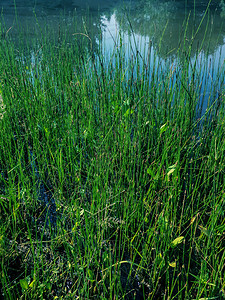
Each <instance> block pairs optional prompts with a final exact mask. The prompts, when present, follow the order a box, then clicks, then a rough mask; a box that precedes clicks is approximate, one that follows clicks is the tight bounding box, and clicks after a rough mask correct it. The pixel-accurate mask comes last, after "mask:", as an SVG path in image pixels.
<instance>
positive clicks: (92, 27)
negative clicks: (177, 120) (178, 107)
mask: <svg viewBox="0 0 225 300" xmlns="http://www.w3.org/2000/svg"><path fill="white" fill-rule="evenodd" d="M15 5H16V9H15ZM0 9H1V17H0V21H1V23H0V34H1V38H4V37H6V36H7V35H11V36H13V35H14V36H17V29H18V28H17V27H18V24H20V25H19V26H20V28H22V30H23V29H24V32H25V31H26V34H27V39H28V40H29V39H30V40H32V39H35V38H36V32H40V31H37V30H36V29H37V28H38V29H40V28H42V29H44V28H50V29H51V30H52V29H53V30H55V32H59V35H60V28H62V27H63V26H67V28H68V31H67V34H69V35H72V34H79V33H85V34H87V35H88V36H89V37H90V39H91V43H92V46H93V47H98V45H99V41H100V40H101V41H102V42H103V43H102V44H103V46H104V51H105V54H106V55H107V53H108V54H110V52H112V51H113V49H114V47H115V45H117V44H116V41H118V39H119V35H122V36H123V39H122V40H123V45H125V46H126V44H127V45H128V44H129V47H127V49H128V48H129V51H128V50H127V53H126V56H129V55H132V54H133V53H134V52H132V50H133V48H135V50H136V49H137V48H138V50H139V51H140V54H141V55H142V56H143V57H144V56H145V55H146V53H147V52H148V49H150V50H151V55H152V57H151V58H152V59H153V56H154V57H157V60H160V61H161V65H163V64H165V63H166V62H167V61H168V60H170V61H171V63H173V64H176V57H177V51H178V49H182V47H183V46H182V45H183V43H184V41H185V43H186V49H187V47H188V46H189V45H192V53H191V57H192V59H193V60H194V59H195V60H196V59H197V65H199V68H200V67H201V69H202V70H205V74H202V78H203V80H205V81H207V80H208V89H210V86H211V83H212V82H214V81H215V80H217V82H218V90H221V88H223V84H224V64H225V4H224V8H223V7H222V6H221V4H220V0H212V1H211V2H210V3H208V1H207V0H199V1H197V0H196V1H195V0H123V1H122V0H95V1H94V0H54V1H52V0H1V1H0ZM15 11H16V14H15ZM74 21H75V23H76V26H74ZM187 24H188V26H187ZM125 49H126V47H125ZM203 65H205V66H203ZM218 76H219V77H220V79H219V80H218Z"/></svg>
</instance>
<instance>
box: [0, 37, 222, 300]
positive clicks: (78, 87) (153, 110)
mask: <svg viewBox="0 0 225 300" xmlns="http://www.w3.org/2000/svg"><path fill="white" fill-rule="evenodd" d="M62 36H63V35H62ZM81 40H83V41H85V42H87V43H89V39H88V37H87V36H86V35H85V34H84V35H74V36H72V35H71V36H67V37H66V38H65V40H63V39H60V40H59V39H57V38H56V39H55V40H54V37H51V41H50V42H49V37H48V36H47V35H46V36H44V37H43V36H41V37H40V40H39V41H37V42H36V44H33V45H32V46H31V45H29V46H28V47H27V48H26V49H25V48H24V40H23V39H22V38H21V45H18V43H17V44H14V42H13V41H12V40H9V39H5V40H1V41H0V84H1V91H0V92H1V98H0V99H1V108H0V109H1V111H0V113H1V115H0V132H1V135H0V145H1V147H0V216H1V217H0V218H1V219H0V258H1V260H0V261H1V268H0V272H1V281H0V293H1V294H2V295H4V296H3V298H4V299H78V298H79V299H92V298H93V299H200V298H202V299H222V298H223V297H224V296H225V291H224V290H225V283H224V275H225V269H224V258H225V257H224V256H225V252H224V231H225V218H224V217H225V216H224V214H225V213H224V211H225V209H224V208H225V199H224V197H225V183H224V171H225V155H224V154H225V139H224V138H225V134H224V133H225V121H224V120H225V107H224V104H225V94H224V90H222V88H221V89H220V83H221V82H224V65H222V66H221V70H220V72H219V74H220V75H221V76H217V78H214V77H213V74H211V75H212V77H213V78H214V84H213V85H212V86H211V88H209V87H208V85H207V81H206V80H204V76H203V75H202V74H206V73H210V72H213V70H210V69H207V67H202V66H205V65H204V61H200V62H199V56H198V55H196V59H194V60H192V61H191V60H190V53H191V47H189V45H184V47H183V48H182V49H183V50H182V55H181V54H180V55H179V53H178V56H179V58H178V59H177V60H176V62H174V63H173V62H172V61H170V62H167V63H165V66H164V67H163V68H162V67H161V62H160V61H157V60H156V59H155V60H153V62H152V60H150V59H149V60H148V57H149V56H148V55H147V53H146V61H143V58H142V57H141V56H140V55H139V52H138V51H133V56H131V57H130V58H129V59H127V57H126V55H125V52H126V49H124V46H123V45H122V41H121V39H120V38H119V39H118V41H115V43H116V44H115V49H114V52H113V54H112V56H111V57H110V58H104V55H103V53H102V52H101V51H100V50H99V51H98V52H96V51H95V52H94V51H93V50H92V49H89V51H86V50H84V49H86V48H85V46H84V45H82V43H81ZM84 44H85V43H84ZM89 48H90V47H89ZM146 50H147V49H146ZM150 50H151V49H149V52H148V51H146V52H148V54H149V55H150V52H151V51H150ZM183 54H185V55H183ZM106 61H107V62H106ZM205 68H206V69H205ZM221 86H222V85H221ZM218 89H219V91H218ZM206 97H208V99H209V101H208V106H207V109H206V110H204V111H203V110H202V108H203V101H206V99H207V98H206ZM43 186H44V191H45V192H44V194H41V188H42V187H43ZM49 195H51V196H49ZM43 197H47V198H50V197H52V199H54V201H53V200H52V201H51V202H49V201H47V202H48V204H46V201H45V202H44V200H43V199H42V198H43ZM54 206H56V207H54ZM46 210H49V213H47V212H46ZM51 214H52V215H53V214H54V216H56V217H54V218H53V217H52V219H51ZM57 297H58V298H57Z"/></svg>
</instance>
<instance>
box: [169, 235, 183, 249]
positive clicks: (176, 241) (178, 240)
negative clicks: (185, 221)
mask: <svg viewBox="0 0 225 300" xmlns="http://www.w3.org/2000/svg"><path fill="white" fill-rule="evenodd" d="M183 241H184V236H179V237H177V238H176V239H175V240H173V241H172V243H171V247H172V248H175V247H176V246H177V245H179V244H180V243H182V242H183Z"/></svg>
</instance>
